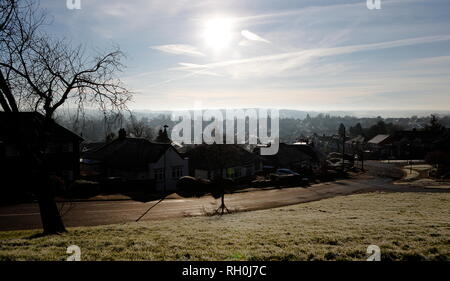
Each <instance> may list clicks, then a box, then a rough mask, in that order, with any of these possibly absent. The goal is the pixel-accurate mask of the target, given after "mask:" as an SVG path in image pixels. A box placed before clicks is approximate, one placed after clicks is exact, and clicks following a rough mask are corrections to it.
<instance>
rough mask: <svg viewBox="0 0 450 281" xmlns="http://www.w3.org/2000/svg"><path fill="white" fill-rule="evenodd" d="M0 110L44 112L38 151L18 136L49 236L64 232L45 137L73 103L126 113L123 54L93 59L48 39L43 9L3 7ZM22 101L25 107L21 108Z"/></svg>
mask: <svg viewBox="0 0 450 281" xmlns="http://www.w3.org/2000/svg"><path fill="white" fill-rule="evenodd" d="M0 7H1V8H0V12H1V13H2V14H1V15H0V19H1V20H2V23H1V25H0V27H1V30H0V35H1V36H0V89H1V91H0V105H1V106H2V109H3V110H4V111H5V112H19V111H22V110H32V111H38V112H42V113H43V114H44V115H45V121H44V123H43V124H41V127H40V128H39V130H35V133H36V136H35V138H36V139H37V140H38V146H37V147H31V145H30V144H29V143H27V142H26V140H24V139H23V138H22V137H21V136H20V135H19V134H20V132H19V130H18V131H17V134H18V136H17V139H18V140H19V142H20V143H19V147H20V149H21V150H22V153H24V154H26V158H29V159H30V161H31V163H32V165H33V169H34V170H37V171H38V173H36V177H37V178H36V180H37V181H36V183H37V184H38V185H39V187H37V188H36V193H37V195H38V200H39V206H40V213H41V219H42V224H43V228H44V233H59V232H64V231H65V227H64V224H63V223H62V220H61V217H60V214H59V212H58V209H57V206H56V203H55V201H54V197H53V193H52V192H51V189H50V184H49V183H50V179H49V174H48V171H47V165H46V163H45V157H44V155H43V151H45V150H46V145H47V139H46V132H47V129H48V128H49V126H50V125H51V123H52V122H53V117H54V113H55V111H56V110H57V109H58V108H59V107H60V106H62V105H63V104H65V103H66V102H68V101H69V100H70V101H72V103H74V104H76V105H78V108H79V110H83V108H84V105H85V104H89V105H93V104H96V105H99V107H100V108H101V109H102V110H104V111H106V109H108V108H111V109H118V110H120V109H123V108H125V104H126V102H127V101H128V100H129V99H130V98H131V95H130V94H129V93H128V91H127V90H126V89H125V88H124V87H122V86H121V82H120V80H118V79H116V78H115V73H116V72H117V71H120V70H121V68H122V64H121V62H120V61H121V58H122V53H121V52H120V50H118V49H116V50H113V51H111V52H108V53H106V54H99V55H98V56H96V57H91V58H90V57H88V56H86V55H85V53H84V49H83V47H82V46H78V47H73V46H72V44H70V42H67V41H66V40H60V39H55V38H52V37H50V36H48V35H47V34H45V33H44V32H43V31H42V30H41V29H40V27H41V26H42V24H44V23H45V22H46V17H45V14H44V13H43V12H42V10H40V9H39V7H38V5H37V4H35V3H33V2H31V1H30V2H29V1H26V0H23V1H13V0H1V2H0ZM19 101H20V103H19Z"/></svg>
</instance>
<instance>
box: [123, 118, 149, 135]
mask: <svg viewBox="0 0 450 281" xmlns="http://www.w3.org/2000/svg"><path fill="white" fill-rule="evenodd" d="M127 132H128V133H129V134H130V135H132V136H133V137H135V138H144V139H147V140H151V139H152V138H153V130H152V128H151V127H150V126H149V121H148V119H147V118H141V119H140V120H138V119H137V118H136V116H135V115H133V114H130V118H129V119H128V125H127Z"/></svg>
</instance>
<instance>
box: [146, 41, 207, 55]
mask: <svg viewBox="0 0 450 281" xmlns="http://www.w3.org/2000/svg"><path fill="white" fill-rule="evenodd" d="M150 48H152V49H155V50H158V51H161V52H165V53H169V54H174V55H189V56H195V57H204V56H205V54H204V53H202V52H200V51H199V50H198V49H197V48H196V47H194V46H191V45H185V44H169V45H159V46H152V47H150Z"/></svg>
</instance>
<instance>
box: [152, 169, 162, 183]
mask: <svg viewBox="0 0 450 281" xmlns="http://www.w3.org/2000/svg"><path fill="white" fill-rule="evenodd" d="M153 176H154V178H155V180H156V181H162V180H164V169H163V168H159V169H153Z"/></svg>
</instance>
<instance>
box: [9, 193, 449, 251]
mask: <svg viewBox="0 0 450 281" xmlns="http://www.w3.org/2000/svg"><path fill="white" fill-rule="evenodd" d="M34 233H38V232H37V231H15V232H0V260H9V259H12V260H65V259H66V257H67V256H68V254H66V248H67V246H69V245H71V244H76V245H78V246H79V247H80V248H81V251H82V255H81V258H82V260H341V259H344V260H365V258H366V253H365V251H366V249H367V247H368V246H369V245H370V244H375V245H378V246H379V247H380V248H381V253H382V259H384V260H387V259H389V260H405V259H406V260H411V259H430V260H436V259H438V260H449V259H450V196H449V194H436V193H434V194H431V193H372V194H358V195H351V196H345V197H337V198H332V199H326V200H322V201H317V202H310V203H305V204H300V205H295V206H288V207H284V208H277V209H271V210H263V211H254V212H247V213H236V214H232V215H225V216H223V217H193V218H182V219H171V220H164V221H148V222H139V223H128V224H121V225H109V226H98V227H77V228H72V229H69V232H68V233H66V234H63V235H58V236H50V237H41V238H33V239H29V238H28V239H27V237H29V236H30V235H32V234H34Z"/></svg>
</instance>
